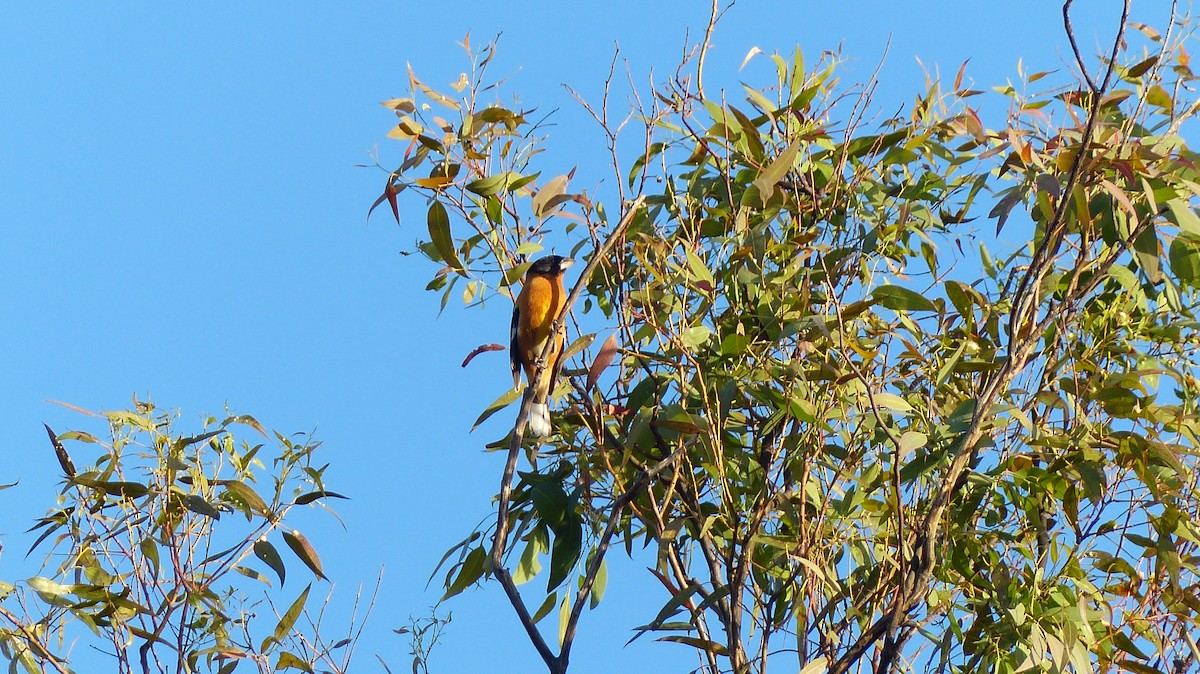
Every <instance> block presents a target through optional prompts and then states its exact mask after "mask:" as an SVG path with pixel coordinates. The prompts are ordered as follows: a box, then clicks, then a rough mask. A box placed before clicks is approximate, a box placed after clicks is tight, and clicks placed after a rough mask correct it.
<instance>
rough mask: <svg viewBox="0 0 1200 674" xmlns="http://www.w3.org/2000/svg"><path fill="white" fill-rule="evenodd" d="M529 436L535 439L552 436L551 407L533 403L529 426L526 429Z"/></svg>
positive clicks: (530, 407)
mask: <svg viewBox="0 0 1200 674" xmlns="http://www.w3.org/2000/svg"><path fill="white" fill-rule="evenodd" d="M526 428H527V430H528V431H529V435H530V436H532V437H535V438H544V437H546V436H547V435H550V433H551V432H552V430H553V429H551V427H550V405H548V404H546V403H533V404H531V405H530V406H529V425H528V426H527V427H526Z"/></svg>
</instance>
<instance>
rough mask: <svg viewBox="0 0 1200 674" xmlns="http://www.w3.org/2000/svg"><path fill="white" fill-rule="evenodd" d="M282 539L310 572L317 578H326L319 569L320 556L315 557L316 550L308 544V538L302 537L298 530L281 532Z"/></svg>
mask: <svg viewBox="0 0 1200 674" xmlns="http://www.w3.org/2000/svg"><path fill="white" fill-rule="evenodd" d="M283 541H284V542H285V543H287V545H288V547H289V548H291V549H292V552H294V553H296V556H297V557H299V558H300V561H302V562H304V565H305V566H307V567H308V568H310V569H312V572H313V573H315V574H317V578H320V579H322V580H326V578H325V574H324V573H323V572H322V571H321V558H320V557H317V551H316V550H314V549H313V546H312V545H310V544H309V542H308V539H306V538H304V536H302V535H301V534H300V532H299V531H292V532H291V533H288V532H286V531H285V532H284V533H283Z"/></svg>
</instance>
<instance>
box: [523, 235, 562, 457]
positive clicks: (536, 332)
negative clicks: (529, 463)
mask: <svg viewBox="0 0 1200 674" xmlns="http://www.w3.org/2000/svg"><path fill="white" fill-rule="evenodd" d="M574 263H575V260H572V259H571V258H569V257H563V256H561V255H547V256H546V257H543V258H539V259H538V260H536V261H534V263H533V264H532V265H530V266H529V271H527V272H525V280H524V282H522V284H521V293H520V295H518V296H517V301H516V303H515V304H514V305H513V315H512V331H511V335H510V336H511V340H512V341H511V344H510V345H509V349H508V350H509V356H510V359H511V360H512V371H513V385H514V386H519V385H520V383H521V370H524V371H525V380H526V381H527V382H529V386H531V387H532V389H533V391H532V397H533V402H532V404H531V405H530V407H529V426H528V429H529V434H530V435H531V436H533V437H545V436H547V435H550V433H551V427H550V406H549V403H548V401H547V399H548V398H549V396H550V391H551V390H552V389H553V388H554V380H555V379H556V378H557V376H558V367H559V361H560V360H561V359H562V352H563V342H564V341H565V337H566V334H565V332H566V331H565V329H560V330H559V331H558V332H557V333H556V334H554V335H551V334H550V332H551V330H552V329H553V327H554V321H556V320H557V319H558V317H559V314H561V313H562V311H563V309H564V308H565V307H566V305H567V291H566V289H565V288H564V287H563V272H565V271H566V270H567V268H568V267H570V266H571V265H572V264H574ZM546 340H552V346H551V347H550V351H549V353H547V354H546V359H547V362H546V367H544V368H542V376H541V378H540V379H539V380H538V381H537V382H534V377H536V376H537V371H538V365H539V364H540V358H541V357H542V351H543V350H544V349H545V348H546Z"/></svg>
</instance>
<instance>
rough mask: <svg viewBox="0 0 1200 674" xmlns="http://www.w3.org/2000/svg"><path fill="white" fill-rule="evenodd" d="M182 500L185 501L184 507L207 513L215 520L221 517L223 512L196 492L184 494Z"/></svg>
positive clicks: (198, 512)
mask: <svg viewBox="0 0 1200 674" xmlns="http://www.w3.org/2000/svg"><path fill="white" fill-rule="evenodd" d="M181 501H182V502H183V507H185V508H187V509H188V510H190V511H192V512H194V513H197V514H200V515H206V516H208V517H211V518H213V519H214V520H219V519H221V512H220V511H219V510H217V509H216V507H214V506H213V504H211V503H209V502H208V501H205V500H204V499H202V498H200V497H199V496H197V495H195V494H184V496H183V498H182V499H181Z"/></svg>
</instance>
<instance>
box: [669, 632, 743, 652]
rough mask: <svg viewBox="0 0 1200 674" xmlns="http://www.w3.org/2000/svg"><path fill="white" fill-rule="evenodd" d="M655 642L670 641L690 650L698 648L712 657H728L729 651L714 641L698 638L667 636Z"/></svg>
mask: <svg viewBox="0 0 1200 674" xmlns="http://www.w3.org/2000/svg"><path fill="white" fill-rule="evenodd" d="M655 641H671V642H674V643H677V644H686V645H688V646H691V647H692V648H698V649H700V650H702V651H708V652H709V653H712V654H713V655H729V650H728V649H726V648H725V646H724V645H722V644H719V643H717V642H715V641H709V640H707V639H701V638H700V637H689V636H682V635H678V634H668V635H667V636H665V637H659V638H658V639H656V640H655Z"/></svg>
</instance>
